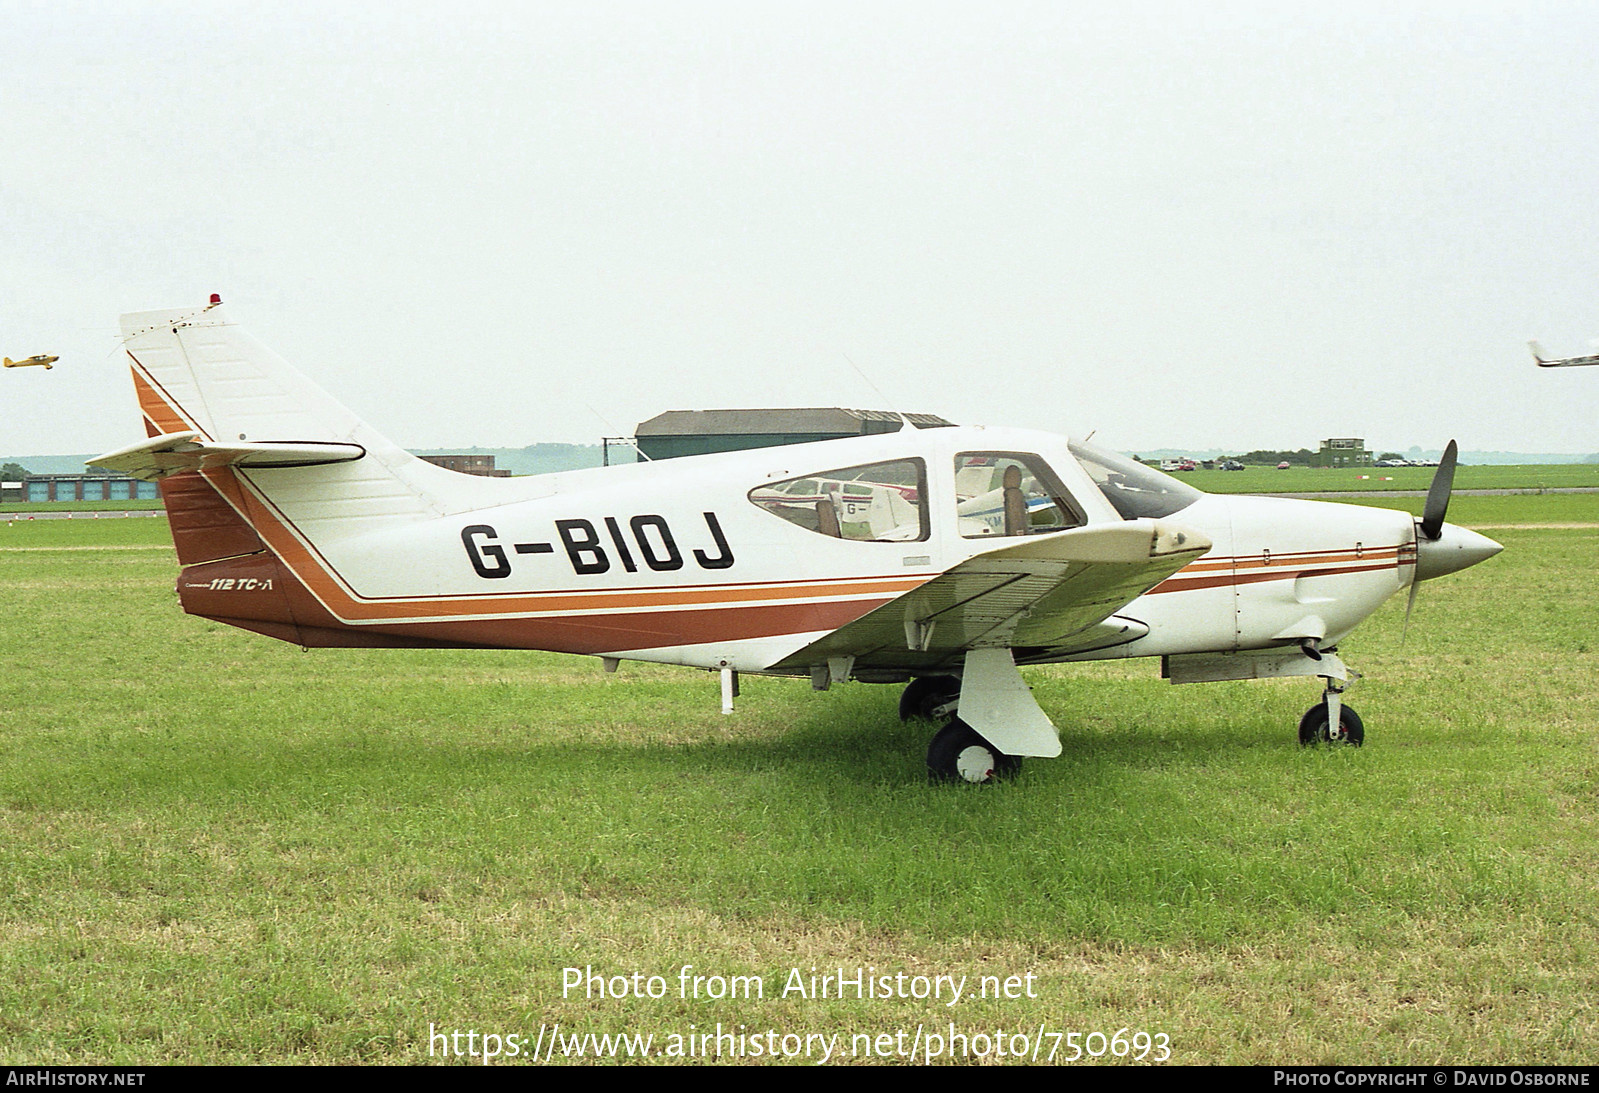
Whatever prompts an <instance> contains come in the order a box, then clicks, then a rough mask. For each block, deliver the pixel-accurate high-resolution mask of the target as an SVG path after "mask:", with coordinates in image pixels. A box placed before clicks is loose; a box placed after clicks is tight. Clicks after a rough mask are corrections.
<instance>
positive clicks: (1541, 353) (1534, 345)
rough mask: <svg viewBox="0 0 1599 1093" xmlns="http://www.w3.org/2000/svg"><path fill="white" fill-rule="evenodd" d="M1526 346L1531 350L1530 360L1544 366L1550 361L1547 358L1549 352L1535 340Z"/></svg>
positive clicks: (1549, 358)
mask: <svg viewBox="0 0 1599 1093" xmlns="http://www.w3.org/2000/svg"><path fill="white" fill-rule="evenodd" d="M1527 345H1528V346H1529V347H1530V348H1531V349H1532V359H1533V360H1535V361H1537V362H1538V363H1539V364H1545V363H1547V362H1548V361H1549V360H1551V359H1552V358H1551V357H1549V356H1548V353H1549V351H1548V350H1547V349H1545V348H1544V347H1543V346H1541V345H1539V344H1538V340H1537V339H1536V338H1534V339H1533V340H1532V341H1530V342H1528V343H1527Z"/></svg>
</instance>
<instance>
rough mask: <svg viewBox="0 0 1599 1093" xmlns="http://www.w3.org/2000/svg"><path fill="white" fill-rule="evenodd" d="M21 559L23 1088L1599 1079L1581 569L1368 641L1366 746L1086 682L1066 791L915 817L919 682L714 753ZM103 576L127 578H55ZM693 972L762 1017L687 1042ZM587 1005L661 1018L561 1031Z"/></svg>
mask: <svg viewBox="0 0 1599 1093" xmlns="http://www.w3.org/2000/svg"><path fill="white" fill-rule="evenodd" d="M1547 500H1551V499H1548V498H1524V499H1518V498H1482V499H1474V498H1457V499H1456V501H1455V506H1459V507H1460V509H1461V510H1464V509H1465V508H1466V502H1468V501H1471V502H1479V501H1495V502H1498V501H1506V502H1514V503H1518V504H1520V505H1522V506H1528V505H1532V504H1542V503H1543V502H1545V501H1547ZM1590 503H1591V502H1590ZM1455 506H1452V507H1451V518H1452V519H1460V520H1462V522H1465V517H1466V513H1465V512H1464V511H1461V512H1457V510H1456V507H1455ZM1503 511H1504V512H1505V513H1508V514H1510V515H1511V516H1514V515H1515V513H1517V512H1524V511H1528V510H1527V509H1525V508H1524V509H1521V510H1518V509H1515V508H1513V507H1507V508H1505V509H1504V510H1503ZM1542 515H1544V512H1543V510H1537V511H1533V512H1532V514H1531V515H1530V516H1525V517H1524V518H1518V519H1512V518H1510V517H1509V516H1507V517H1506V518H1505V519H1504V520H1503V522H1507V523H1535V522H1542V521H1541V517H1542ZM1495 520H1496V521H1497V520H1499V517H1498V516H1495ZM0 535H5V536H8V537H7V538H3V539H0V548H10V549H0V589H3V595H4V597H5V599H4V611H3V613H0V649H3V650H4V653H3V654H0V711H3V715H0V716H3V722H4V723H3V732H0V1062H3V1063H9V1064H24V1063H25V1064H37V1063H47V1062H48V1063H106V1064H131V1063H140V1062H143V1063H148V1062H213V1063H223V1062H249V1061H299V1062H355V1061H374V1062H398V1063H407V1062H416V1061H425V1059H426V1058H427V1032H428V1026H429V1023H430V1022H432V1023H434V1024H436V1025H438V1026H443V1027H447V1028H455V1027H459V1028H461V1029H467V1028H473V1029H476V1030H479V1031H484V1030H489V1031H497V1032H501V1033H505V1032H520V1033H529V1034H536V1032H537V1030H538V1026H539V1024H540V1023H554V1022H556V1021H559V1022H561V1023H562V1024H563V1027H564V1028H566V1029H568V1030H578V1029H582V1030H593V1031H604V1030H610V1031H638V1032H649V1031H654V1032H658V1033H662V1034H664V1033H666V1032H670V1031H673V1030H678V1031H682V1030H686V1028H687V1026H688V1025H689V1024H690V1023H693V1024H695V1025H696V1026H697V1028H698V1029H700V1030H704V1029H707V1028H709V1027H712V1026H714V1025H715V1023H716V1022H717V1021H721V1022H723V1023H724V1024H728V1025H737V1024H744V1025H746V1026H747V1027H748V1028H749V1029H751V1030H756V1029H766V1028H776V1029H778V1030H780V1031H783V1032H798V1033H804V1032H808V1031H809V1032H838V1033H842V1034H844V1036H845V1040H846V1043H847V1041H848V1037H849V1034H850V1033H852V1032H858V1031H869V1032H872V1033H878V1032H889V1031H894V1030H898V1029H902V1028H903V1029H907V1030H913V1029H914V1028H915V1027H916V1026H917V1025H918V1024H919V1023H926V1024H927V1025H928V1026H929V1027H933V1026H934V1023H947V1022H949V1021H951V1020H953V1021H955V1022H956V1023H957V1025H959V1026H962V1027H965V1028H968V1029H974V1030H975V1029H979V1028H986V1029H989V1030H992V1029H993V1028H994V1027H995V1026H1004V1027H1006V1028H1007V1029H1018V1028H1022V1027H1027V1028H1030V1029H1036V1027H1037V1026H1038V1025H1039V1023H1041V1022H1042V1023H1043V1024H1044V1025H1045V1026H1046V1027H1048V1028H1054V1029H1058V1030H1060V1031H1079V1032H1087V1031H1091V1030H1094V1029H1099V1030H1102V1031H1104V1032H1106V1033H1113V1032H1115V1031H1116V1030H1117V1029H1119V1028H1122V1027H1124V1026H1125V1027H1129V1028H1130V1029H1133V1030H1137V1029H1145V1030H1150V1031H1156V1032H1166V1033H1167V1034H1169V1035H1170V1037H1171V1041H1172V1045H1173V1060H1174V1061H1177V1062H1215V1061H1225V1062H1241V1063H1267V1062H1295V1061H1297V1062H1333V1061H1337V1062H1346V1063H1355V1062H1406V1063H1416V1064H1424V1063H1429V1064H1430V1063H1448V1062H1501V1063H1503V1062H1512V1061H1544V1062H1550V1061H1568V1062H1586V1061H1589V1060H1591V1058H1592V1045H1593V1043H1594V1036H1595V1033H1596V1031H1599V1028H1596V1026H1599V1012H1596V1007H1599V1002H1596V999H1599V898H1596V897H1599V891H1596V889H1599V841H1596V840H1595V837H1594V836H1595V829H1596V826H1599V801H1596V794H1595V787H1596V784H1599V779H1596V775H1599V753H1596V751H1595V747H1594V740H1595V739H1599V714H1596V712H1595V707H1594V702H1593V699H1594V687H1595V680H1596V679H1599V638H1596V636H1595V635H1596V634H1599V586H1596V582H1595V581H1594V579H1593V574H1594V568H1593V557H1594V554H1595V548H1596V547H1599V533H1596V532H1594V531H1592V530H1507V531H1504V532H1501V533H1496V536H1495V537H1496V538H1499V539H1500V540H1501V541H1502V542H1504V543H1505V546H1506V549H1505V552H1504V553H1503V554H1502V555H1500V556H1499V557H1497V558H1495V559H1493V560H1492V561H1490V562H1489V563H1486V564H1484V565H1482V566H1479V567H1476V568H1474V569H1472V570H1471V571H1469V572H1467V573H1464V574H1459V575H1456V576H1452V577H1449V578H1446V579H1444V580H1440V581H1437V582H1432V583H1429V584H1428V585H1427V586H1425V587H1424V588H1423V590H1422V595H1421V597H1420V600H1419V603H1418V606H1417V609H1416V613H1415V616H1414V618H1413V619H1412V622H1411V628H1410V633H1409V637H1408V642H1407V643H1406V644H1405V645H1404V646H1403V647H1401V645H1400V638H1399V635H1400V624H1401V620H1402V615H1403V607H1404V605H1403V602H1402V599H1396V600H1395V601H1393V602H1391V603H1390V604H1388V605H1387V606H1386V607H1385V608H1384V609H1383V610H1382V611H1381V612H1380V613H1379V614H1378V615H1377V616H1376V617H1374V618H1373V619H1372V620H1370V621H1369V622H1368V623H1367V624H1366V626H1365V627H1363V628H1362V629H1361V630H1360V631H1358V632H1357V634H1356V635H1355V636H1354V637H1353V638H1352V639H1350V640H1348V641H1346V642H1345V643H1344V645H1343V651H1344V653H1345V655H1346V658H1347V659H1348V660H1349V661H1350V662H1351V663H1352V664H1353V665H1354V666H1356V667H1358V668H1359V669H1360V670H1361V671H1362V672H1364V673H1366V677H1367V678H1366V679H1365V680H1364V681H1363V682H1362V683H1361V684H1360V685H1359V687H1358V688H1357V689H1356V690H1354V691H1353V692H1352V693H1351V695H1350V701H1351V703H1352V704H1353V705H1355V706H1357V707H1358V708H1359V709H1360V711H1361V713H1362V715H1363V716H1364V717H1365V720H1366V724H1367V732H1368V744H1367V746H1366V747H1365V748H1363V749H1359V750H1352V749H1314V750H1308V751H1302V750H1301V749H1300V748H1299V747H1298V746H1297V744H1296V743H1295V740H1294V725H1295V723H1296V721H1297V719H1298V716H1299V714H1300V713H1301V712H1302V711H1303V710H1304V708H1305V707H1306V706H1308V705H1309V704H1310V702H1311V701H1312V699H1313V698H1314V697H1315V692H1316V686H1315V684H1314V682H1313V681H1298V682H1283V683H1237V684H1212V685H1205V686H1194V687H1181V688H1177V687H1171V686H1170V685H1168V684H1166V683H1163V682H1162V681H1160V680H1159V679H1158V678H1156V674H1157V673H1156V668H1155V665H1154V664H1152V663H1147V662H1108V663H1101V664H1092V665H1077V666H1059V667H1053V668H1045V669H1037V670H1031V671H1030V672H1029V673H1028V675H1029V678H1030V680H1031V682H1032V683H1033V684H1034V686H1035V689H1036V692H1037V694H1038V697H1039V699H1040V701H1041V702H1042V703H1043V705H1044V707H1045V708H1046V709H1047V710H1049V711H1050V712H1051V714H1052V715H1053V716H1054V717H1055V719H1056V720H1057V722H1058V723H1059V724H1060V726H1061V728H1062V730H1063V739H1064V741H1065V754H1064V755H1063V756H1062V757H1061V758H1060V759H1058V760H1054V761H1047V762H1045V761H1030V762H1029V763H1028V765H1027V767H1026V769H1025V770H1024V772H1023V774H1022V776H1021V777H1020V778H1019V779H1018V780H1017V781H1015V782H1013V783H1009V784H1005V785H1000V786H997V787H992V788H989V789H973V790H967V789H963V788H951V787H943V788H935V787H931V786H929V785H927V784H926V781H925V777H924V775H923V770H922V755H923V751H924V749H925V746H926V741H927V738H928V736H929V734H930V732H931V729H930V727H929V726H927V725H925V724H911V725H902V724H900V723H899V722H898V720H897V719H896V717H895V714H894V707H895V702H896V699H897V690H898V689H897V688H890V687H872V686H868V685H864V684H850V685H847V686H844V687H839V688H835V689H834V690H833V691H830V692H828V693H826V694H819V695H818V694H813V693H811V692H810V690H809V687H808V686H807V685H806V684H805V683H804V682H802V681H786V680H767V679H748V680H746V681H745V689H744V690H745V693H744V696H743V697H742V698H741V699H740V700H739V708H738V711H737V713H736V714H735V715H734V716H733V717H730V718H724V717H722V716H721V715H720V714H719V713H718V700H717V687H716V681H715V678H714V677H713V676H710V675H706V674H703V673H694V672H689V671H686V670H682V669H666V668H654V667H649V666H638V665H626V666H624V667H623V669H622V670H621V671H620V672H619V673H618V674H616V675H614V676H607V675H605V674H603V673H601V672H600V671H599V668H598V664H597V662H595V661H592V660H587V659H582V658H566V657H558V656H550V655H544V654H529V653H511V652H492V651H484V652H464V651H463V652H456V651H369V650H348V651H337V650H321V651H313V652H310V653H302V652H300V651H299V650H297V649H294V648H291V647H288V646H284V645H281V644H279V643H275V642H272V641H269V640H267V639H264V638H259V637H255V636H252V635H249V634H246V633H243V632H241V631H237V630H233V629H230V628H228V627H225V626H221V625H218V624H214V623H208V622H205V621H203V620H199V619H193V618H189V617H187V616H184V615H182V614H181V613H180V612H179V611H178V609H177V606H176V603H175V602H174V599H173V595H172V582H173V577H174V573H175V568H174V563H173V561H172V558H171V555H170V554H169V553H168V551H167V550H166V549H163V547H164V545H165V543H166V542H167V540H166V539H165V528H164V521H153V520H152V521H144V520H125V521H73V522H71V523H70V524H68V523H65V522H57V521H49V522H46V521H38V522H33V523H31V524H25V523H18V524H15V525H12V526H11V527H9V528H7V527H4V526H0ZM18 547H21V548H32V549H17V548H18ZM85 547H91V548H94V547H98V548H110V547H131V548H135V549H62V548H85ZM683 964H693V965H695V966H696V969H697V970H699V971H701V972H703V973H720V974H724V975H732V974H757V975H761V976H764V977H765V982H766V987H767V990H768V999H767V1000H766V1001H764V1002H739V1003H733V1002H721V1003H705V1002H699V1003H695V1002H692V1001H682V1000H678V999H676V998H675V984H676V980H675V976H676V970H677V969H678V968H679V967H680V966H681V965H683ZM568 965H575V966H579V967H581V966H584V965H592V966H594V967H595V968H596V969H597V970H602V971H603V972H604V973H605V974H625V973H631V972H633V971H640V972H644V973H659V974H662V975H665V976H668V977H669V978H670V979H671V981H672V984H673V987H674V991H673V996H669V997H668V998H667V999H666V1000H663V1001H659V1002H656V1001H647V1000H646V1001H642V1002H641V1001H637V1000H633V999H628V1000H621V1001H618V1000H614V999H607V1000H585V999H583V998H581V997H569V998H563V997H562V994H561V969H562V968H563V967H566V966H568ZM796 966H797V967H800V968H801V969H802V970H804V971H806V972H807V973H808V971H809V969H810V968H811V967H812V966H815V967H817V968H818V969H819V970H831V969H835V968H837V967H839V966H843V967H845V968H848V969H853V968H855V967H856V966H863V967H864V966H871V967H875V968H876V969H877V970H878V973H879V974H882V973H896V972H899V971H908V972H923V973H954V974H967V975H970V976H973V977H976V976H978V975H983V974H999V975H1010V974H1026V973H1034V974H1036V975H1037V976H1038V977H1039V978H1038V980H1037V983H1038V990H1039V994H1040V997H1039V998H1038V999H1036V1000H1031V1001H992V1000H990V1001H977V1002H970V1003H963V1004H962V1005H961V1006H959V1007H955V1008H954V1009H948V1008H944V1007H941V1006H937V1005H934V1004H931V1003H926V1002H917V1001H897V1000H896V1001H871V1000H867V1001H857V1000H854V999H846V1000H843V1001H839V1000H832V999H830V1000H825V1001H811V1000H798V999H789V1000H782V999H779V998H774V997H772V996H773V995H774V994H776V993H777V992H778V991H780V989H781V984H782V981H783V976H784V975H785V973H786V972H787V970H788V969H789V968H790V967H796Z"/></svg>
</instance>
